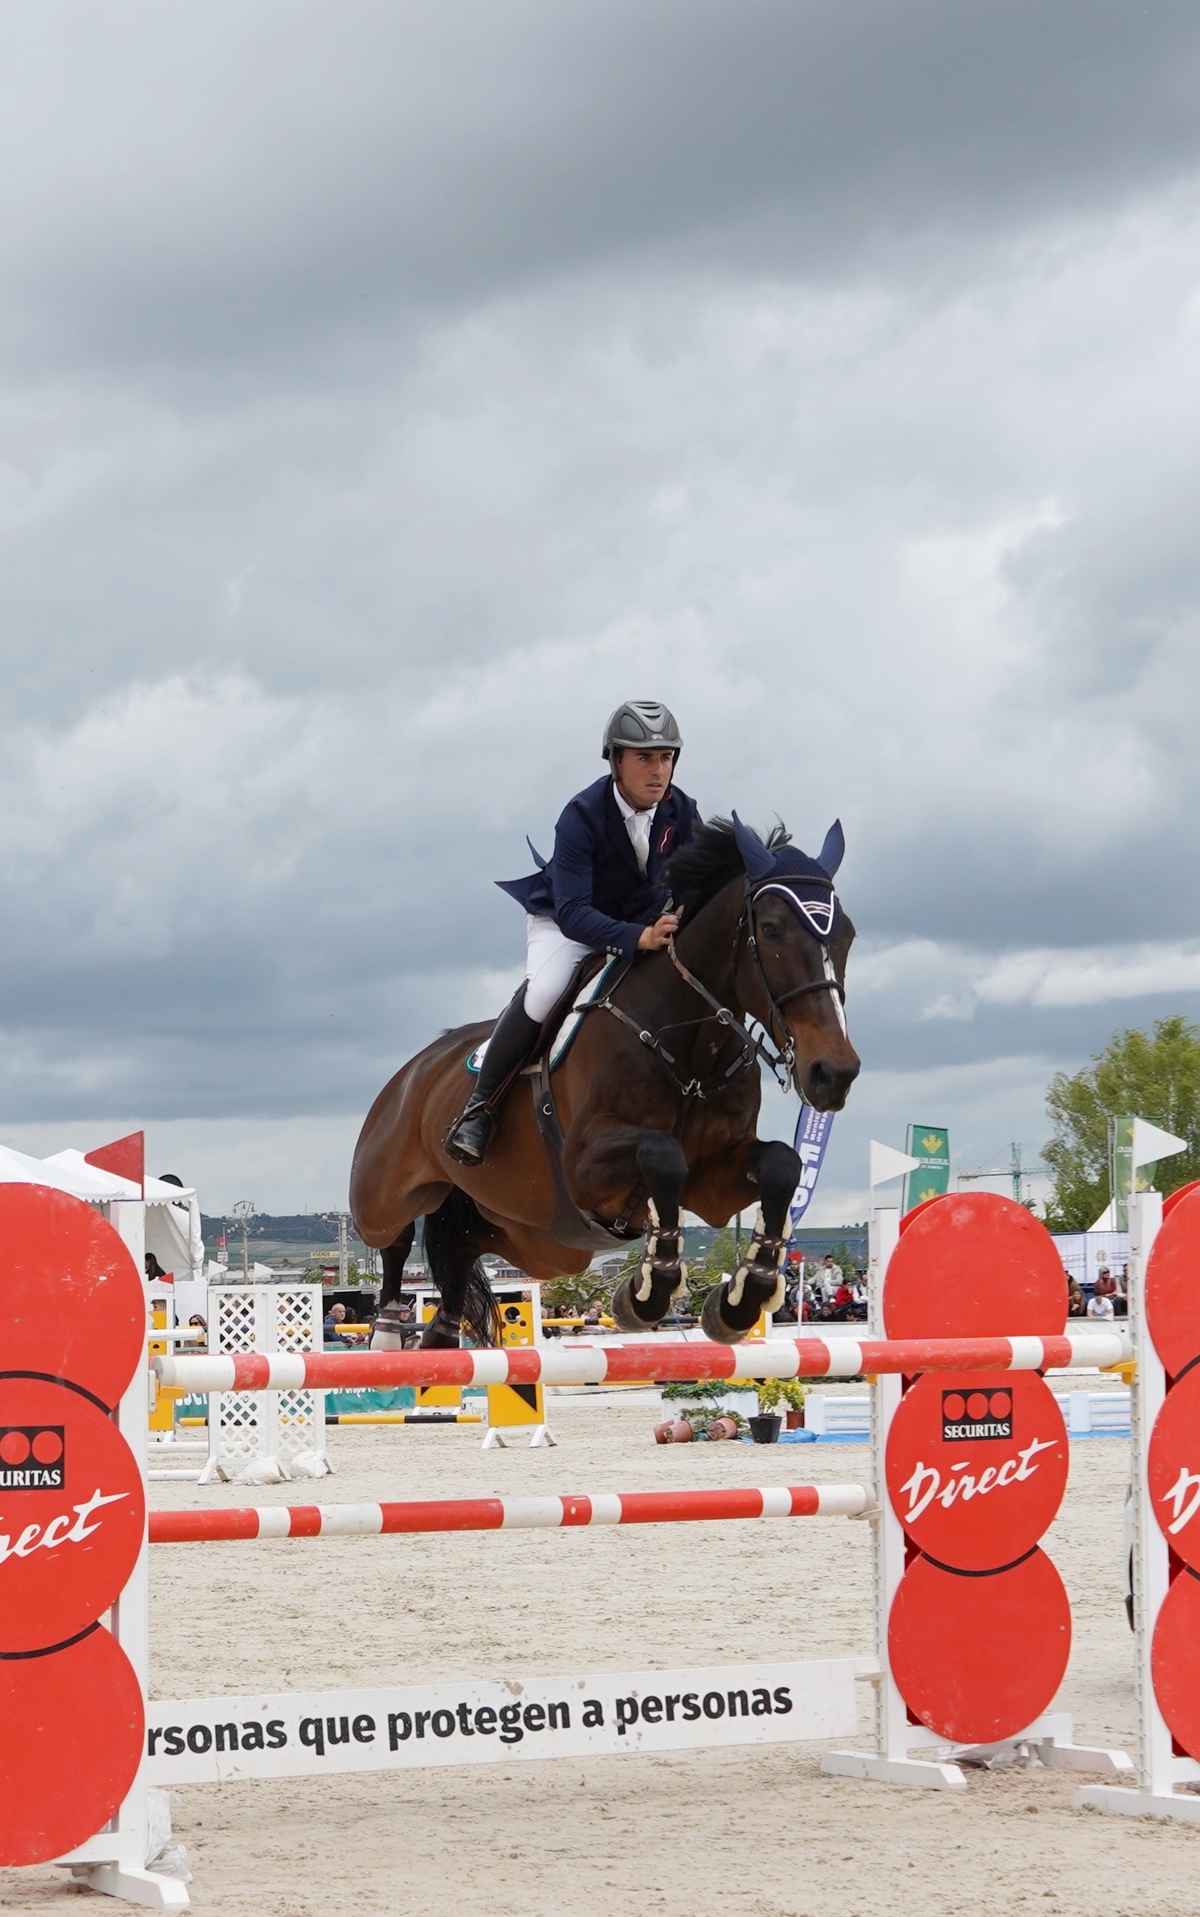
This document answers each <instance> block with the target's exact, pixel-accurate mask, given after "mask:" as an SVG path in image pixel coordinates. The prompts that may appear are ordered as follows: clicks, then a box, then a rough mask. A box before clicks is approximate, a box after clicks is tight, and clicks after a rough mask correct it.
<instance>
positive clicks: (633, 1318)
mask: <svg viewBox="0 0 1200 1917" xmlns="http://www.w3.org/2000/svg"><path fill="white" fill-rule="evenodd" d="M669 1304H670V1300H669V1299H668V1300H667V1301H666V1303H664V1304H663V1305H662V1306H661V1307H659V1306H657V1305H656V1304H655V1302H654V1292H653V1290H651V1293H650V1296H649V1297H648V1298H647V1300H646V1302H645V1304H639V1302H638V1300H637V1299H636V1298H635V1297H634V1295H633V1278H632V1277H629V1278H622V1280H621V1282H620V1284H619V1285H618V1286H617V1288H616V1290H615V1291H614V1292H613V1296H612V1307H611V1309H612V1316H613V1320H614V1323H615V1324H616V1327H617V1329H618V1331H653V1329H654V1327H655V1325H656V1324H657V1323H658V1322H659V1320H660V1319H661V1318H664V1317H665V1316H666V1314H667V1309H668V1306H669ZM643 1312H646V1313H648V1314H649V1315H648V1316H647V1317H643V1316H642V1313H643Z"/></svg>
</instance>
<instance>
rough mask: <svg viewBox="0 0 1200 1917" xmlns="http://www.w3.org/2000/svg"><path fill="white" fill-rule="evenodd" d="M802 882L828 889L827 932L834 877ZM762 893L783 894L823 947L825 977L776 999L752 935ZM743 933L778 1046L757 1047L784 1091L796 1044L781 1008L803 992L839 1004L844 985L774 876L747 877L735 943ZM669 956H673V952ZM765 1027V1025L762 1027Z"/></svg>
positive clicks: (833, 912) (803, 916)
mask: <svg viewBox="0 0 1200 1917" xmlns="http://www.w3.org/2000/svg"><path fill="white" fill-rule="evenodd" d="M804 883H805V884H806V885H820V886H828V888H829V907H828V910H829V924H828V927H827V935H828V933H829V932H832V930H833V927H834V923H835V921H836V918H837V902H836V899H835V898H834V893H833V880H832V879H826V878H818V877H816V876H815V875H809V874H808V873H806V874H805V876H804ZM764 892H779V893H781V894H782V895H783V897H784V898H786V899H788V900H789V901H790V903H791V904H792V906H793V907H794V908H795V911H796V916H797V917H798V918H799V920H800V922H801V924H802V925H803V926H804V928H805V930H806V931H807V932H809V933H811V935H812V937H813V938H815V939H817V940H818V941H819V943H820V945H821V950H822V957H823V959H824V964H825V977H824V978H814V979H809V981H808V983H807V984H805V985H793V986H792V988H791V990H790V991H788V992H781V993H780V994H779V997H778V998H776V996H775V994H774V992H773V991H772V990H771V987H770V986H769V985H768V983H767V975H766V973H765V972H764V971H763V968H762V960H761V958H760V957H759V955H758V940H757V938H756V937H755V935H754V906H755V903H756V901H757V900H758V899H759V898H761V897H762V894H763V893H764ZM743 934H744V935H745V939H746V950H747V951H748V952H749V954H750V958H751V962H752V963H753V966H754V970H755V972H756V974H757V976H758V982H759V984H760V986H761V987H762V993H763V997H764V998H765V999H766V1001H767V1005H768V1007H769V1014H770V1019H771V1037H772V1039H773V1040H774V1042H775V1044H776V1045H777V1046H778V1047H779V1049H778V1050H777V1051H776V1052H775V1053H774V1054H773V1055H772V1054H771V1053H770V1052H768V1051H767V1050H766V1048H763V1047H760V1056H761V1057H762V1058H763V1059H764V1060H765V1062H766V1063H767V1064H768V1065H769V1066H770V1068H771V1070H772V1072H773V1073H774V1075H775V1078H776V1081H777V1082H778V1083H779V1084H780V1085H782V1087H783V1088H784V1090H785V1091H786V1090H787V1089H788V1087H789V1086H790V1084H791V1083H792V1074H793V1072H794V1071H795V1067H796V1047H795V1044H794V1043H793V1041H792V1035H791V1033H790V1032H789V1031H788V1026H787V1020H786V1019H785V1018H784V1016H783V1007H784V1006H785V1005H786V1004H787V1003H788V1001H789V1000H790V999H793V998H803V997H804V995H805V993H807V992H833V993H835V994H836V996H837V998H838V999H839V1000H840V1002H841V1004H842V1005H844V1004H845V1003H846V988H845V986H844V985H843V984H842V982H841V980H840V979H839V978H838V976H837V973H836V972H835V971H834V969H833V961H832V959H831V958H830V956H829V949H828V945H827V942H826V939H825V938H822V937H821V934H820V933H819V932H818V931H817V930H816V928H815V926H814V924H813V922H812V920H811V918H810V916H809V914H808V913H807V912H806V911H805V910H804V909H803V901H802V900H800V899H798V898H797V897H796V895H795V894H794V893H793V892H792V889H791V887H790V886H788V885H784V884H781V883H780V882H779V881H778V880H776V879H767V880H765V881H764V882H763V883H762V884H759V885H755V884H754V883H753V882H752V881H751V880H750V879H749V878H748V879H747V880H746V902H745V907H744V909H743V912H742V917H741V921H740V923H739V925H738V942H739V943H740V941H741V938H742V935H743ZM735 955H736V946H735ZM672 957H674V953H672ZM842 1024H843V1029H844V1027H845V1020H844V1019H843V1021H842ZM776 1026H779V1027H781V1028H782V1031H783V1042H782V1044H780V1043H779V1035H778V1032H777V1030H776V1029H775V1028H776ZM765 1029H766V1027H764V1030H765Z"/></svg>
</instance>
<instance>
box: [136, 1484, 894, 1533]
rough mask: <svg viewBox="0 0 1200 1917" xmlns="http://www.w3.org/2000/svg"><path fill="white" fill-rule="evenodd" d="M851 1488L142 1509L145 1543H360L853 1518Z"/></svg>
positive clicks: (860, 1492)
mask: <svg viewBox="0 0 1200 1917" xmlns="http://www.w3.org/2000/svg"><path fill="white" fill-rule="evenodd" d="M873 1506H874V1498H873V1496H872V1494H871V1493H870V1492H869V1491H868V1490H867V1488H866V1486H865V1485H861V1484H793V1485H770V1486H767V1487H765V1488H764V1489H760V1490H753V1489H747V1490H733V1491H614V1492H603V1493H601V1494H600V1495H598V1496H593V1497H565V1498H547V1497H542V1498H430V1499H424V1500H422V1501H421V1502H419V1503H413V1504H275V1505H251V1506H249V1507H248V1508H245V1509H242V1510H233V1511H152V1512H151V1513H150V1542H151V1544H204V1543H213V1542H224V1541H232V1540H234V1539H239V1538H363V1537H379V1536H380V1535H382V1534H383V1533H385V1532H393V1531H539V1530H556V1529H560V1528H561V1529H567V1528H569V1527H570V1526H572V1525H585V1524H694V1523H697V1522H698V1521H700V1520H702V1519H704V1518H857V1517H861V1516H862V1515H863V1513H864V1512H865V1511H869V1510H871V1509H872V1508H873Z"/></svg>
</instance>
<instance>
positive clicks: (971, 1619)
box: [888, 1550, 1071, 1744]
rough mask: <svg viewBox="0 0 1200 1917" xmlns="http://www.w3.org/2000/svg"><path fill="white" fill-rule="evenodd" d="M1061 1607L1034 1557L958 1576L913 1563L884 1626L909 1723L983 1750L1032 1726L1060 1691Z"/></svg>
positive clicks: (1053, 1582)
mask: <svg viewBox="0 0 1200 1917" xmlns="http://www.w3.org/2000/svg"><path fill="white" fill-rule="evenodd" d="M1070 1654H1071V1608H1070V1605H1069V1604H1068V1603H1067V1594H1066V1591H1065V1590H1064V1589H1063V1582H1062V1579H1061V1578H1060V1577H1059V1575H1058V1572H1057V1571H1056V1570H1055V1568H1054V1566H1053V1564H1052V1563H1051V1562H1050V1559H1049V1558H1048V1557H1047V1556H1046V1554H1045V1552H1044V1551H1040V1550H1037V1551H1034V1552H1033V1553H1032V1554H1031V1555H1030V1556H1029V1557H1027V1558H1025V1559H1024V1560H1023V1562H1022V1563H1020V1564H1015V1565H1013V1566H1012V1567H1011V1569H1010V1570H1007V1571H996V1572H993V1573H991V1574H990V1575H988V1576H984V1577H964V1576H962V1575H956V1574H955V1573H954V1572H953V1571H943V1570H941V1569H940V1568H939V1567H938V1566H937V1565H936V1564H931V1563H930V1562H929V1560H928V1558H923V1557H920V1558H914V1560H913V1562H912V1563H911V1564H910V1565H909V1567H908V1570H907V1571H906V1572H905V1573H904V1576H903V1577H902V1578H901V1580H900V1587H899V1589H898V1590H897V1592H896V1596H895V1598H894V1600H893V1603H892V1614H891V1616H890V1618H889V1619H888V1656H889V1658H890V1660H891V1666H892V1671H893V1673H894V1675H895V1679H896V1683H897V1684H898V1685H899V1687H900V1694H901V1696H902V1697H903V1698H904V1700H905V1702H906V1704H907V1705H908V1707H909V1709H910V1710H911V1711H912V1712H913V1714H914V1716H916V1717H918V1718H919V1719H920V1721H921V1723H922V1724H927V1725H928V1726H929V1728H930V1730H932V1731H936V1732H937V1734H938V1736H939V1737H947V1738H950V1739H951V1740H952V1741H953V1742H954V1743H956V1744H992V1743H995V1742H996V1741H997V1740H998V1739H1000V1738H1003V1737H1012V1736H1013V1735H1014V1734H1015V1733H1016V1732H1017V1731H1021V1730H1024V1729H1025V1727H1026V1725H1027V1724H1032V1722H1033V1720H1034V1718H1035V1717H1040V1716H1041V1714H1042V1712H1043V1711H1044V1710H1045V1709H1046V1708H1047V1706H1048V1705H1049V1704H1050V1702H1051V1700H1052V1698H1053V1697H1054V1693H1055V1692H1056V1691H1057V1689H1058V1687H1059V1685H1060V1684H1061V1683H1062V1680H1063V1674H1064V1672H1065V1671H1066V1668H1067V1659H1068V1657H1069V1656H1070Z"/></svg>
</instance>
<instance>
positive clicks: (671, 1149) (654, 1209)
mask: <svg viewBox="0 0 1200 1917" xmlns="http://www.w3.org/2000/svg"><path fill="white" fill-rule="evenodd" d="M631 1158H632V1161H633V1165H634V1167H636V1174H637V1178H638V1180H639V1181H640V1183H641V1184H642V1185H643V1186H644V1187H645V1189H646V1192H647V1193H648V1195H649V1201H650V1204H649V1208H650V1217H649V1222H648V1223H647V1226H646V1243H645V1247H644V1249H643V1252H642V1256H641V1259H640V1260H639V1262H638V1264H637V1265H636V1267H635V1268H634V1270H633V1271H632V1272H630V1274H629V1276H628V1277H627V1278H622V1280H621V1282H620V1284H619V1285H618V1286H617V1288H616V1290H615V1291H614V1293H613V1301H612V1315H613V1317H614V1318H615V1319H616V1322H617V1324H618V1325H619V1326H620V1328H621V1330H622V1331H649V1330H650V1329H651V1328H652V1327H653V1326H654V1325H656V1324H658V1323H659V1322H660V1320H661V1319H663V1318H665V1317H666V1315H667V1313H668V1311H669V1310H670V1309H671V1306H672V1305H673V1304H674V1303H675V1300H676V1299H677V1298H678V1297H679V1294H680V1292H681V1291H682V1290H683V1287H684V1283H685V1281H686V1279H687V1266H686V1265H685V1264H684V1262H683V1259H682V1257H681V1255H680V1254H681V1251H682V1237H681V1230H680V1222H681V1221H680V1212H679V1204H680V1199H681V1198H682V1197H683V1188H684V1186H685V1185H686V1184H687V1177H688V1162H687V1159H686V1158H685V1156H684V1151H683V1146H682V1145H681V1144H680V1142H679V1140H678V1139H677V1138H676V1137H675V1135H674V1133H673V1132H657V1131H650V1130H647V1129H640V1128H638V1127H636V1126H632V1125H630V1126H619V1127H617V1126H614V1127H612V1128H610V1129H609V1130H608V1131H607V1133H606V1135H605V1137H604V1139H603V1142H601V1141H597V1142H596V1144H595V1145H593V1146H592V1148H591V1150H590V1151H588V1152H586V1153H585V1154H584V1155H582V1156H581V1159H580V1163H579V1175H580V1181H582V1180H586V1182H588V1183H589V1184H590V1183H592V1182H593V1181H597V1182H599V1183H601V1184H603V1183H604V1182H606V1181H605V1178H604V1172H605V1170H607V1171H608V1173H609V1178H610V1179H611V1176H612V1172H613V1171H615V1169H616V1162H617V1161H618V1160H620V1161H623V1164H624V1166H625V1168H626V1178H627V1177H628V1167H629V1162H630V1159H631ZM589 1161H590V1162H589ZM603 1161H608V1163H607V1165H605V1164H604V1163H603Z"/></svg>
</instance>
